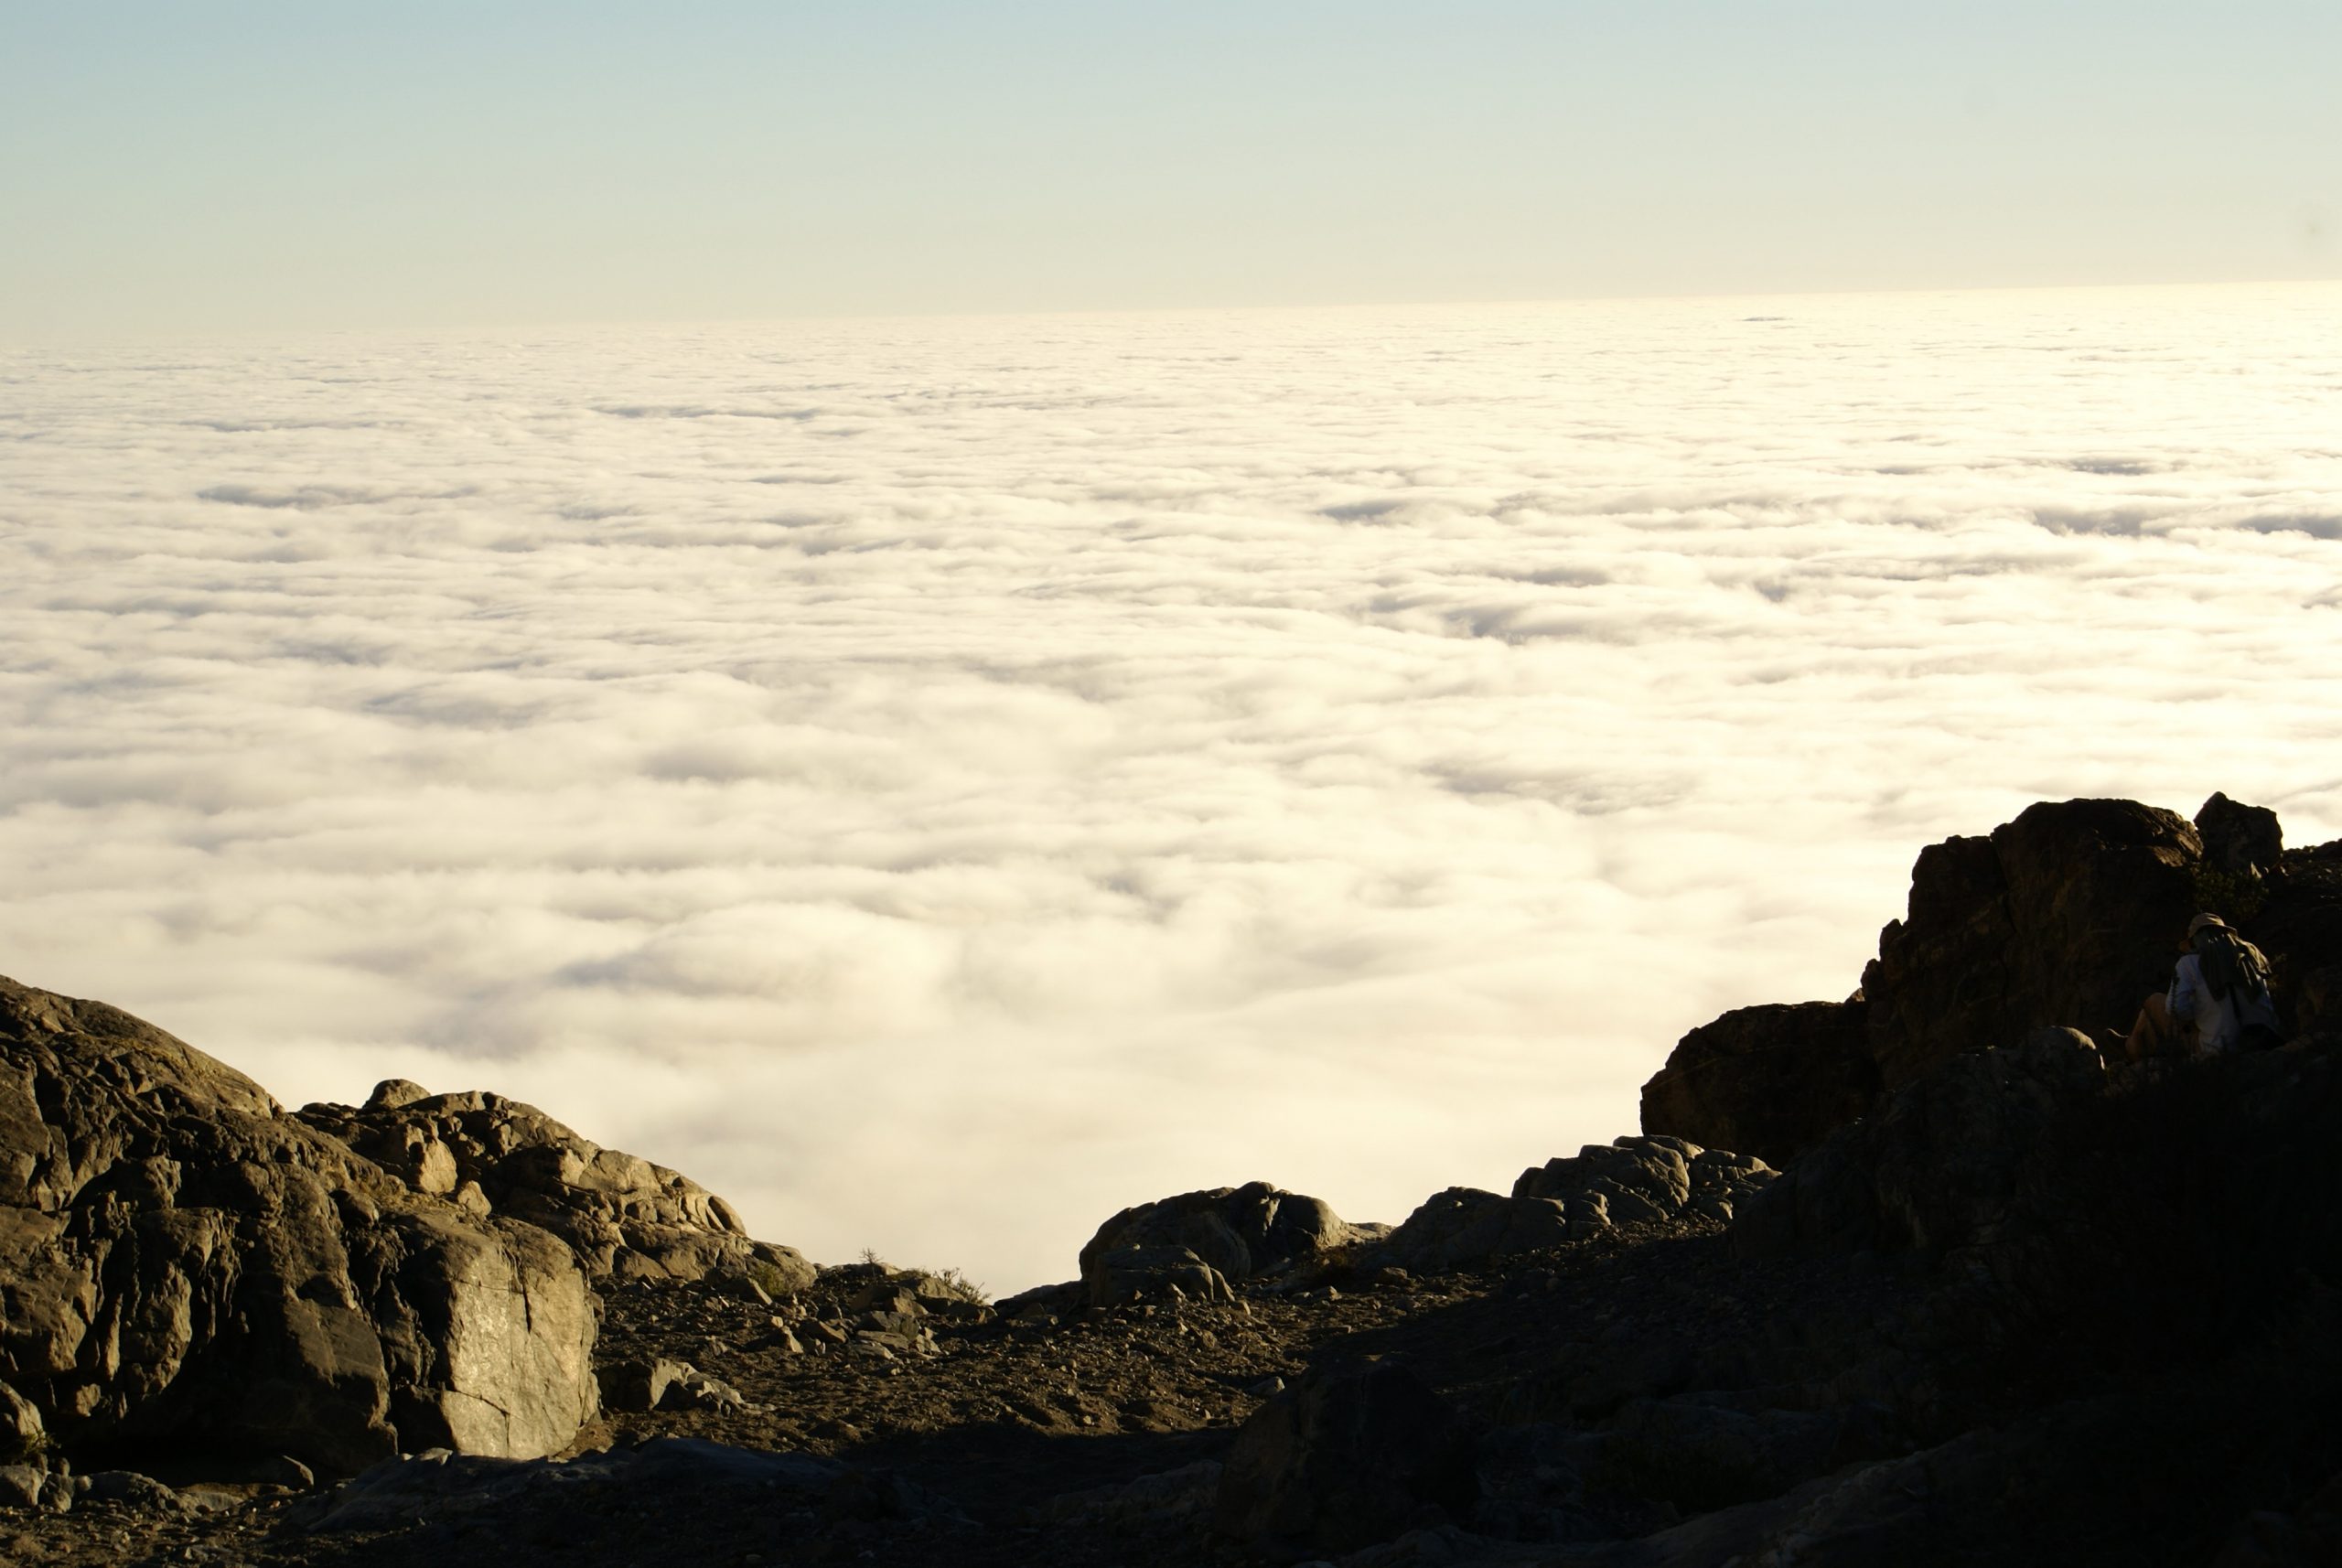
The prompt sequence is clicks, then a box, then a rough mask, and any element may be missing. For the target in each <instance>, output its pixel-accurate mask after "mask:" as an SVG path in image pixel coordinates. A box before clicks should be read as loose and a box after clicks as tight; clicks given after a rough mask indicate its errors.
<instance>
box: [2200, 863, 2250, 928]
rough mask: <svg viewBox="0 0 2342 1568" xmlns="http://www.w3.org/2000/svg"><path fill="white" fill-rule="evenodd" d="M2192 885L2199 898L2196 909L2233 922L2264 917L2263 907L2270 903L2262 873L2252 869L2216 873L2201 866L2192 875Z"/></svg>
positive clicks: (2206, 866) (2205, 866)
mask: <svg viewBox="0 0 2342 1568" xmlns="http://www.w3.org/2000/svg"><path fill="white" fill-rule="evenodd" d="M2188 881H2189V883H2190V884H2191V886H2192V887H2193V890H2194V892H2195V895H2196V907H2197V908H2198V909H2207V910H2209V911H2210V912H2211V913H2213V914H2215V915H2218V916H2219V917H2220V918H2222V919H2224V920H2228V921H2230V922H2232V923H2233V922H2237V921H2242V920H2250V919H2251V918H2252V917H2253V916H2255V915H2258V914H2259V913H2261V905H2262V904H2263V903H2264V902H2265V901H2266V900H2267V899H2268V897H2269V888H2268V885H2267V884H2266V883H2264V882H2262V881H2261V873H2260V871H2259V870H2258V869H2256V868H2255V867H2252V866H2250V865H2248V866H2246V867H2245V868H2244V869H2243V870H2242V871H2215V870H2213V869H2212V868H2211V867H2210V866H2208V865H2199V866H2197V868H2196V869H2195V871H2194V872H2192V873H2190V874H2189V877H2188Z"/></svg>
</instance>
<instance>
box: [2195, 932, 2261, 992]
mask: <svg viewBox="0 0 2342 1568" xmlns="http://www.w3.org/2000/svg"><path fill="white" fill-rule="evenodd" d="M2195 949H2196V958H2197V961H2198V962H2199V963H2201V964H2202V965H2203V968H2204V985H2205V988H2206V989H2207V990H2208V991H2210V992H2211V993H2212V996H2213V999H2214V1000H2215V1001H2219V1002H2225V1001H2227V1000H2228V999H2229V993H2230V992H2236V993H2239V995H2238V998H2237V999H2238V1001H2239V1002H2240V1003H2242V1002H2250V1001H2254V1000H2257V999H2259V998H2261V997H2263V996H2266V995H2268V994H2269V960H2268V958H2267V957H2266V955H2264V954H2263V953H2262V952H2261V950H2260V949H2259V948H2257V947H2254V946H2253V945H2252V944H2251V942H2249V941H2246V940H2244V939H2243V938H2242V937H2240V936H2238V935H2237V934H2236V933H2235V932H2234V931H2231V930H2229V929H2228V928H2227V927H2225V926H2207V927H2205V928H2204V929H2202V930H2200V931H2198V932H2197V933H2196V941H2195Z"/></svg>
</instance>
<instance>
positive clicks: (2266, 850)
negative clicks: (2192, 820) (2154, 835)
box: [2196, 791, 2285, 876]
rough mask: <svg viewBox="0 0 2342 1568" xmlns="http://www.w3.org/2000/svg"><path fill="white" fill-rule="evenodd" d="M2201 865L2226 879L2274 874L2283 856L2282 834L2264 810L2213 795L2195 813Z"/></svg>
mask: <svg viewBox="0 0 2342 1568" xmlns="http://www.w3.org/2000/svg"><path fill="white" fill-rule="evenodd" d="M2196 832H2197V836H2198V837H2199V838H2201V839H2202V840H2203V841H2204V864H2205V865H2208V866H2209V867H2211V868H2212V869H2213V870H2214V871H2216V872H2218V873H2220V874H2221V875H2227V876H2241V875H2246V874H2247V873H2252V872H2267V871H2274V870H2276V869H2277V867H2278V865H2280V864H2281V863H2282V862H2283V859H2284V856H2285V830H2284V829H2283V827H2282V826H2280V825H2279V823H2278V822H2277V813H2276V812H2274V811H2271V810H2270V809H2269V808H2268V807H2266V806H2247V805H2242V804H2240V803H2239V802H2237V801H2235V800H2229V798H2228V797H2227V796H2226V795H2223V794H2220V793H2218V791H2215V792H2214V793H2213V795H2212V798H2211V799H2210V800H2207V801H2205V802H2204V804H2203V806H2202V808H2201V809H2199V810H2198V811H2197V813H2196Z"/></svg>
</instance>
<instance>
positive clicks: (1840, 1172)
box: [1733, 1028, 2106, 1256]
mask: <svg viewBox="0 0 2342 1568" xmlns="http://www.w3.org/2000/svg"><path fill="white" fill-rule="evenodd" d="M2105 1086H2106V1067H2105V1063H2104V1061H2103V1059H2102V1058H2100V1055H2099V1053H2098V1049H2097V1047H2095V1046H2093V1045H2091V1044H2090V1040H2089V1038H2088V1037H2087V1036H2082V1035H2079V1034H2077V1033H2075V1032H2074V1031H2073V1030H2070V1029H2057V1028H2051V1029H2042V1030H2038V1031H2036V1033H2035V1034H2034V1036H2032V1037H2031V1038H2029V1039H2028V1040H2026V1041H2025V1043H2024V1044H2023V1045H2021V1046H2017V1047H2012V1048H2010V1049H2007V1050H1998V1051H1982V1052H1973V1053H1966V1054H1963V1055H1961V1056H1960V1057H1958V1058H1953V1059H1952V1060H1950V1061H1948V1062H1945V1063H1943V1064H1942V1065H1940V1066H1939V1067H1938V1068H1937V1069H1936V1070H1935V1071H1933V1072H1931V1073H1929V1074H1928V1075H1927V1076H1926V1077H1925V1078H1923V1079H1920V1080H1919V1081H1918V1082H1917V1083H1915V1084H1912V1085H1909V1086H1908V1087H1907V1088H1905V1089H1904V1090H1900V1091H1899V1092H1897V1093H1896V1094H1895V1095H1894V1096H1893V1097H1892V1098H1891V1099H1890V1100H1889V1101H1887V1102H1886V1104H1885V1107H1884V1109H1883V1110H1882V1111H1881V1112H1879V1113H1878V1114H1877V1115H1876V1116H1875V1117H1873V1118H1871V1119H1870V1120H1868V1121H1865V1122H1862V1123H1861V1124H1859V1125H1857V1126H1851V1127H1847V1128H1843V1129H1842V1130H1841V1131H1840V1132H1839V1133H1836V1134H1835V1135H1834V1136H1833V1137H1832V1138H1831V1139H1830V1140H1829V1141H1828V1142H1826V1143H1824V1144H1822V1145H1821V1147H1820V1148H1818V1149H1816V1150H1815V1151H1814V1152H1813V1154H1812V1155H1810V1156H1809V1157H1808V1158H1806V1159H1804V1160H1800V1161H1799V1162H1798V1163H1797V1164H1796V1165H1792V1166H1790V1167H1789V1170H1788V1171H1787V1172H1786V1173H1785V1174H1784V1175H1783V1176H1781V1177H1780V1179H1779V1180H1778V1181H1776V1182H1775V1183H1773V1184H1772V1186H1771V1187H1770V1188H1769V1189H1768V1190H1767V1192H1765V1193H1764V1194H1763V1195H1762V1196H1761V1197H1757V1198H1756V1200H1755V1201H1753V1202H1751V1203H1749V1204H1748V1205H1746V1208H1745V1210H1744V1212H1743V1213H1742V1214H1741V1215H1740V1217H1739V1219H1738V1220H1737V1222H1736V1223H1735V1225H1734V1227H1733V1240H1734V1244H1735V1249H1736V1250H1737V1251H1740V1252H1741V1253H1742V1254H1743V1255H1744V1256H1769V1255H1780V1254H1784V1253H1793V1252H1797V1251H1858V1250H1864V1249H1883V1250H1889V1251H1895V1250H1906V1251H1928V1252H1935V1253H1943V1252H1949V1251H1955V1250H1958V1249H1961V1248H1965V1247H1971V1246H1974V1245H1977V1244H1979V1243H1984V1242H1999V1241H2008V1240H2013V1233H2012V1230H2011V1228H2010V1221H2011V1219H2012V1218H2013V1216H2014V1212H2015V1210H2016V1208H2017V1206H2018V1204H2019V1201H2020V1197H2031V1198H2038V1197H2044V1196H2051V1195H2045V1194H2041V1193H2038V1192H2034V1191H2028V1190H2027V1189H2028V1188H2030V1187H2038V1186H2040V1185H2042V1183H2043V1181H2044V1178H2045V1177H2046V1176H2047V1175H2048V1173H2049V1172H2050V1171H2051V1170H2052V1169H2054V1166H2055V1164H2056V1158H2055V1150H2056V1146H2057V1144H2058V1142H2059V1128H2060V1126H2061V1124H2062V1123H2063V1122H2066V1121H2067V1120H2068V1119H2069V1117H2070V1116H2071V1114H2072V1112H2073V1111H2074V1109H2075V1108H2076V1106H2077V1105H2078V1104H2079V1102H2080V1101H2083V1100H2085V1099H2089V1098H2091V1097H2094V1096H2096V1095H2098V1094H2100V1093H2101V1092H2102V1091H2103V1090H2104V1088H2105ZM2052 1206H2053V1207H2054V1197H2053V1204H2052Z"/></svg>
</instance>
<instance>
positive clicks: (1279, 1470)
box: [1213, 1361, 1478, 1552]
mask: <svg viewBox="0 0 2342 1568" xmlns="http://www.w3.org/2000/svg"><path fill="white" fill-rule="evenodd" d="M1474 1457H1475V1455H1474V1444H1473V1440H1472V1436H1471V1434H1470V1432H1469V1430H1468V1429H1467V1428H1466V1425H1465V1423H1464V1422H1463V1420H1462V1419H1461V1418H1460V1417H1459V1416H1458V1415H1457V1414H1456V1412H1455V1410H1454V1409H1453V1408H1452V1407H1451V1406H1450V1405H1449V1404H1448V1403H1447V1402H1446V1401H1445V1400H1443V1399H1442V1398H1441V1397H1440V1396H1439V1395H1438V1393H1437V1392H1435V1391H1434V1390H1433V1389H1432V1387H1431V1385H1430V1384H1429V1383H1426V1382H1425V1381H1423V1379H1422V1378H1421V1377H1420V1376H1418V1375H1417V1374H1416V1373H1414V1372H1413V1371H1412V1370H1411V1369H1408V1368H1406V1367H1404V1366H1402V1365H1400V1364H1398V1363H1395V1362H1389V1361H1381V1362H1375V1363H1373V1364H1370V1365H1368V1366H1365V1367H1353V1368H1342V1369H1331V1370H1326V1371H1319V1372H1313V1373H1312V1374H1310V1375H1309V1376H1308V1377H1307V1378H1305V1380H1303V1381H1302V1384H1301V1386H1300V1387H1299V1388H1297V1389H1292V1390H1288V1391H1285V1392H1284V1393H1281V1394H1278V1395H1277V1396H1276V1397H1275V1398H1273V1399H1272V1400H1271V1401H1270V1402H1268V1403H1267V1404H1265V1405H1263V1406H1262V1407H1261V1409H1260V1410H1258V1411H1256V1412H1253V1415H1252V1419H1251V1420H1250V1421H1248V1422H1246V1423H1244V1426H1243V1429H1242V1430H1241V1432H1239V1433H1238V1434H1237V1436H1236V1443H1235V1445H1234V1446H1233V1447H1232V1448H1231V1449H1230V1452H1229V1455H1228V1459H1227V1463H1226V1466H1225V1468H1224V1469H1223V1470H1222V1472H1221V1475H1220V1482H1219V1500H1218V1502H1217V1504H1216V1506H1215V1508H1214V1510H1213V1524H1214V1526H1215V1527H1216V1528H1217V1529H1218V1530H1219V1531H1220V1533H1221V1534H1223V1535H1228V1536H1232V1537H1234V1538H1236V1539H1237V1540H1239V1541H1244V1542H1247V1543H1250V1544H1252V1545H1254V1546H1256V1547H1270V1548H1276V1547H1284V1548H1288V1549H1290V1548H1314V1549H1316V1550H1318V1551H1324V1552H1348V1551H1352V1550H1355V1549H1357V1548H1359V1547H1362V1546H1366V1545H1370V1544H1371V1543H1372V1542H1375V1541H1386V1540H1388V1539H1390V1538H1391V1537H1392V1536H1394V1535H1397V1534H1399V1533H1400V1532H1401V1531H1402V1530H1409V1529H1413V1528H1415V1527H1417V1526H1419V1525H1423V1524H1426V1523H1440V1522H1445V1521H1446V1520H1450V1519H1456V1520H1460V1519H1462V1518H1464V1517H1466V1515H1467V1514H1468V1513H1469V1511H1470V1509H1471V1507H1472V1504H1473V1501H1474V1498H1476V1497H1477V1493H1478V1483H1477V1479H1476V1478H1475V1476H1474V1471H1473V1466H1474Z"/></svg>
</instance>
